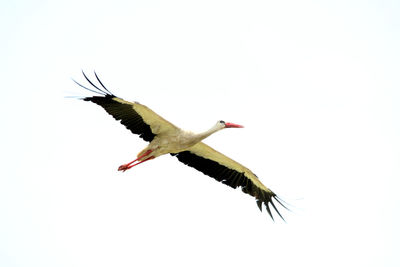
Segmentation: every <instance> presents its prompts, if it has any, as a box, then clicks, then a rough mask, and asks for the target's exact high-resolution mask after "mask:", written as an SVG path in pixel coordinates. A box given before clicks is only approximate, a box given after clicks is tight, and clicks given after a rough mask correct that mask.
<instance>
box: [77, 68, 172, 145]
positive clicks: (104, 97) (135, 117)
mask: <svg viewBox="0 0 400 267" xmlns="http://www.w3.org/2000/svg"><path fill="white" fill-rule="evenodd" d="M82 73H83V76H84V77H85V78H86V80H87V81H88V82H89V83H90V85H91V88H88V87H86V86H83V85H81V84H80V83H78V82H76V81H75V83H77V84H78V85H79V86H81V87H83V88H85V89H86V90H89V91H91V92H93V93H97V94H100V95H101V96H91V97H85V98H83V100H85V101H90V102H93V103H96V104H97V105H99V106H101V107H102V108H104V109H105V110H106V111H107V113H108V114H110V115H111V116H113V117H114V119H116V120H118V121H120V122H121V123H122V124H123V125H125V127H126V128H127V129H129V130H130V131H131V132H132V133H134V134H138V135H139V136H140V137H141V138H143V139H144V140H145V141H148V142H151V141H152V140H153V138H154V137H155V136H156V135H158V134H160V133H162V132H167V131H170V130H171V129H172V128H173V129H176V128H177V127H176V126H175V125H173V124H172V123H170V122H168V121H167V120H165V119H164V118H162V117H161V116H159V115H158V114H157V113H155V112H154V111H152V110H151V109H150V108H148V107H146V106H145V105H142V104H140V103H138V102H133V103H132V102H128V101H125V100H123V99H122V98H119V97H116V96H115V95H114V94H112V93H111V92H110V91H109V90H108V89H107V88H106V87H105V86H104V85H103V83H102V82H101V81H100V79H99V78H98V76H97V74H96V73H95V76H96V79H97V81H98V82H99V86H97V85H96V84H94V83H93V82H92V81H90V80H89V79H88V77H87V76H86V75H85V73H84V72H82Z"/></svg>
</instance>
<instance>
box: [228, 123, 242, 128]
mask: <svg viewBox="0 0 400 267" xmlns="http://www.w3.org/2000/svg"><path fill="white" fill-rule="evenodd" d="M225 128H243V126H242V125H239V124H235V123H230V122H225Z"/></svg>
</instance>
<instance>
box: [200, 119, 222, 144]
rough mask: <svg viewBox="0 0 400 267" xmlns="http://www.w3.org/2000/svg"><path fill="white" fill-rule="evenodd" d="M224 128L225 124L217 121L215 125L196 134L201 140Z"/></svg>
mask: <svg viewBox="0 0 400 267" xmlns="http://www.w3.org/2000/svg"><path fill="white" fill-rule="evenodd" d="M222 129H224V126H223V125H221V124H219V123H217V124H215V125H214V126H213V127H211V128H210V129H209V130H207V131H204V132H201V133H198V134H196V138H197V139H198V140H199V141H201V140H203V139H204V138H207V137H209V136H210V135H212V134H213V133H215V132H218V131H219V130H222Z"/></svg>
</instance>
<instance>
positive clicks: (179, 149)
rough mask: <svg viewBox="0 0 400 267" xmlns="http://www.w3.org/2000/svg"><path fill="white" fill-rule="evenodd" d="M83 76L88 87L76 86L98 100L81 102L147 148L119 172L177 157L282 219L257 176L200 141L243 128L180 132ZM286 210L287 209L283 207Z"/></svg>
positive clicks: (221, 125)
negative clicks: (103, 113) (100, 111)
mask: <svg viewBox="0 0 400 267" xmlns="http://www.w3.org/2000/svg"><path fill="white" fill-rule="evenodd" d="M82 73H83V76H84V77H85V79H86V80H87V81H88V82H89V84H90V85H91V88H89V87H86V86H84V85H82V84H80V83H78V82H76V81H75V80H74V82H75V83H77V84H78V85H79V86H81V87H83V88H85V89H86V90H88V91H91V92H93V93H96V94H98V95H99V96H91V97H85V98H83V100H85V101H91V102H93V103H96V104H97V105H100V106H101V107H102V108H104V109H105V110H106V111H107V113H108V114H110V115H111V116H113V117H114V119H116V120H118V121H120V122H121V123H122V124H123V125H125V127H126V128H127V129H128V130H130V131H131V132H132V133H134V134H138V135H139V137H141V138H143V139H144V140H145V141H148V142H150V144H149V145H148V146H147V147H146V148H145V149H143V150H142V151H141V152H139V154H138V155H137V158H136V159H135V160H133V161H131V162H129V163H127V164H123V165H121V166H120V167H119V168H118V171H123V172H125V171H126V170H129V169H130V168H132V167H133V166H136V165H138V164H141V163H143V162H146V161H148V160H151V159H154V158H156V157H159V156H161V155H164V154H171V155H172V156H176V157H177V158H178V160H179V161H181V162H183V163H184V164H186V165H188V166H190V167H193V168H195V169H196V170H198V171H201V172H203V173H204V174H206V175H208V176H210V177H212V178H214V179H216V180H217V181H219V182H222V183H224V184H226V185H228V186H230V187H232V188H237V187H239V186H240V187H241V188H242V191H243V192H244V193H247V194H249V195H251V196H253V197H255V198H256V203H257V206H258V208H259V209H260V211H262V204H264V206H265V208H266V210H267V211H268V213H269V215H270V216H271V218H272V219H274V218H273V216H272V213H271V209H270V206H269V205H270V204H271V206H272V207H273V208H274V210H275V211H276V212H277V214H278V215H279V216H280V217H281V218H282V219H283V217H282V215H281V214H280V213H279V211H278V209H277V208H276V206H275V204H274V202H273V200H275V201H277V202H278V203H279V204H280V205H282V206H283V207H285V206H284V205H283V204H282V202H281V201H280V199H279V198H278V197H277V195H276V194H275V193H274V192H272V191H271V190H270V189H269V188H267V187H266V186H264V185H263V184H262V183H261V182H260V180H259V179H258V178H257V176H256V175H255V174H254V173H253V172H251V171H250V170H249V169H248V168H246V167H244V166H243V165H241V164H240V163H238V162H236V161H234V160H232V159H230V158H228V157H227V156H225V155H223V154H221V153H219V152H218V151H216V150H214V149H212V148H211V147H209V146H208V145H206V144H204V143H203V142H202V140H203V139H204V138H206V137H208V136H210V135H211V134H213V133H215V132H217V131H219V130H222V129H225V128H242V127H243V126H241V125H238V124H234V123H229V122H224V121H222V120H220V121H218V122H217V123H216V124H215V125H214V126H213V127H211V128H210V129H209V130H207V131H205V132H202V133H193V132H189V131H185V130H182V129H180V128H179V127H177V126H175V125H173V124H172V123H170V122H169V121H167V120H165V119H164V118H162V117H161V116H159V115H158V114H157V113H155V112H154V111H152V110H151V109H149V108H148V107H146V106H145V105H142V104H140V103H138V102H133V103H132V102H128V101H125V100H123V99H122V98H119V97H116V96H115V95H114V94H112V93H111V92H110V91H109V90H108V89H107V88H106V87H105V86H104V85H103V83H102V82H101V81H100V79H99V77H98V76H97V74H96V72H95V73H94V74H95V77H96V79H97V81H98V83H99V84H98V85H96V84H95V83H93V82H92V81H91V80H89V78H88V77H87V76H86V75H85V73H84V72H83V71H82ZM285 208H286V207H285Z"/></svg>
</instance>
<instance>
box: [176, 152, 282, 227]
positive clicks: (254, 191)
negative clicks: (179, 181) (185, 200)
mask: <svg viewBox="0 0 400 267" xmlns="http://www.w3.org/2000/svg"><path fill="white" fill-rule="evenodd" d="M171 155H173V156H176V157H177V158H178V160H179V161H181V162H183V163H184V164H186V165H188V166H190V167H193V168H195V169H196V170H198V171H201V172H202V173H204V174H205V175H208V176H210V177H212V178H214V179H215V180H217V181H219V182H222V183H224V184H226V185H228V186H230V187H232V188H237V187H239V186H240V187H241V188H242V191H243V192H244V193H246V194H249V195H251V196H253V197H255V198H256V203H257V206H258V208H259V209H260V210H261V211H262V203H264V205H265V207H266V210H267V212H268V214H269V215H270V216H271V218H272V219H274V217H273V216H272V212H271V209H270V207H269V204H271V205H272V207H273V208H274V209H275V211H276V212H277V213H278V215H279V216H280V217H281V218H282V219H283V217H282V215H281V214H280V213H279V211H278V209H277V208H276V206H275V205H274V203H273V202H272V201H273V200H276V201H277V202H278V203H279V204H281V205H282V206H283V207H284V208H286V207H285V206H284V205H283V204H282V203H281V202H280V201H279V198H278V197H277V195H276V194H275V193H273V192H268V191H265V190H262V189H261V188H259V187H257V186H256V185H255V184H254V183H253V181H252V180H250V179H249V178H248V177H246V175H245V174H244V173H242V172H238V171H236V170H233V169H230V168H228V167H226V166H224V165H221V164H219V163H218V162H215V161H213V160H210V159H206V158H203V157H201V156H198V155H196V154H194V153H191V152H190V151H183V152H179V153H176V154H171ZM283 220H284V219H283Z"/></svg>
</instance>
